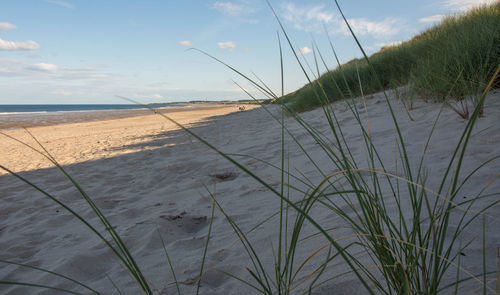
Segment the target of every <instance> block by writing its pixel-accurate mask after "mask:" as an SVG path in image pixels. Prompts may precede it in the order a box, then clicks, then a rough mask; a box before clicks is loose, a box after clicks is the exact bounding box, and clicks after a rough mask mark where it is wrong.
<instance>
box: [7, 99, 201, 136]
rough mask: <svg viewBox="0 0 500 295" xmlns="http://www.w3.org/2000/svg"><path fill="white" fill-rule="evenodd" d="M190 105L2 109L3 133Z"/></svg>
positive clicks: (67, 105) (34, 105) (17, 106)
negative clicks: (150, 109) (9, 130)
mask: <svg viewBox="0 0 500 295" xmlns="http://www.w3.org/2000/svg"><path fill="white" fill-rule="evenodd" d="M190 106H191V105H189V104H148V105H137V104H9V105H5V104H4V105H0V131H2V130H8V129H17V128H22V127H36V126H49V125H58V124H67V123H78V122H89V121H100V120H109V119H119V118H126V117H133V116H140V115H148V114H151V112H150V111H149V110H148V108H152V109H155V110H167V109H169V108H183V107H190Z"/></svg>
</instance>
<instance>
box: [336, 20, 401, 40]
mask: <svg viewBox="0 0 500 295" xmlns="http://www.w3.org/2000/svg"><path fill="white" fill-rule="evenodd" d="M347 21H348V22H349V25H350V26H351V28H352V29H353V31H354V33H356V34H357V35H376V36H378V37H390V36H393V35H395V34H397V33H399V31H400V29H401V26H402V23H403V21H402V20H400V19H396V18H386V19H384V20H383V21H379V22H375V21H370V20H367V19H364V18H352V19H348V20H347ZM343 32H344V33H345V34H349V31H348V28H347V26H346V25H343Z"/></svg>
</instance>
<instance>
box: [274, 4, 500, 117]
mask: <svg viewBox="0 0 500 295" xmlns="http://www.w3.org/2000/svg"><path fill="white" fill-rule="evenodd" d="M498 44H500V3H496V4H492V5H490V6H481V7H478V8H475V9H473V10H471V11H469V12H467V13H466V14H460V15H451V16H447V17H446V18H445V19H444V20H443V21H442V22H441V23H440V24H438V25H435V26H434V27H432V28H430V29H428V30H426V31H424V32H423V33H421V34H419V35H417V36H415V37H414V38H412V39H411V40H409V41H406V42H403V43H401V44H398V45H393V46H387V47H384V48H382V49H381V50H380V51H379V52H377V53H375V54H373V55H371V56H370V62H371V65H368V63H367V62H366V60H365V59H354V60H352V61H350V62H348V63H346V64H343V65H338V66H337V67H336V68H335V69H334V70H332V71H327V72H326V73H325V74H324V75H322V76H321V77H320V78H319V82H321V84H322V88H323V90H324V91H325V93H326V95H327V97H328V99H329V101H335V100H339V99H343V98H344V97H346V96H347V97H357V96H359V95H361V92H360V90H359V87H358V84H359V83H358V78H359V80H360V81H361V84H362V85H363V89H364V93H365V94H368V93H374V92H378V91H382V90H387V89H392V88H395V87H399V86H406V85H410V86H411V90H412V91H414V92H415V94H416V95H418V96H420V97H421V98H423V99H425V100H434V101H438V102H445V101H449V100H451V101H452V102H453V103H454V102H457V101H458V102H460V101H462V100H463V99H465V98H466V97H467V96H469V95H472V97H473V101H474V103H473V105H476V104H477V101H478V99H479V97H480V96H481V94H482V93H483V92H484V89H485V88H486V85H487V84H488V82H489V79H490V78H491V76H492V75H493V73H494V72H495V70H496V67H497V66H498V64H499V62H500V46H498ZM374 75H377V77H378V79H379V80H380V83H378V82H376V80H377V79H375V77H374ZM333 81H334V82H333ZM497 83H498V82H497ZM315 87H317V85H316V84H314V83H312V84H307V85H306V86H304V87H303V88H301V89H299V90H297V91H296V92H294V93H292V94H289V95H286V96H284V97H283V98H281V99H280V100H279V101H284V102H287V103H289V104H290V106H289V108H290V109H291V110H293V111H304V110H308V109H311V108H315V107H318V106H319V105H320V104H319V103H318V102H317V101H316V100H315V99H314V98H313V97H314V92H315V91H318V90H317V89H316V90H315V89H314V88H315ZM497 87H498V86H497ZM452 106H454V105H452ZM457 111H459V112H460V113H463V111H462V109H461V108H460V109H457ZM464 117H466V116H464Z"/></svg>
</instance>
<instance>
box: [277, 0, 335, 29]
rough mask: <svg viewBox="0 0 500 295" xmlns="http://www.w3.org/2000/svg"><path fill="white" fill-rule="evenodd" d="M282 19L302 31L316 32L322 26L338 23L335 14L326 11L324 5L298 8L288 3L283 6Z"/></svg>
mask: <svg viewBox="0 0 500 295" xmlns="http://www.w3.org/2000/svg"><path fill="white" fill-rule="evenodd" d="M283 18H284V19H285V20H286V21H288V22H291V23H292V24H293V25H294V27H295V28H296V29H299V30H303V31H317V30H320V29H321V28H322V27H323V24H329V23H332V22H338V20H337V17H336V16H335V14H334V13H333V12H331V11H326V10H325V7H324V5H315V6H304V7H298V6H296V5H295V4H291V3H290V4H287V5H285V6H284V14H283Z"/></svg>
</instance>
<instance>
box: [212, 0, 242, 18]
mask: <svg viewBox="0 0 500 295" xmlns="http://www.w3.org/2000/svg"><path fill="white" fill-rule="evenodd" d="M212 8H215V9H217V10H219V11H221V12H223V13H226V14H229V15H238V14H240V13H241V12H242V11H243V6H241V5H236V4H233V3H231V2H221V1H216V2H215V3H214V5H212Z"/></svg>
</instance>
